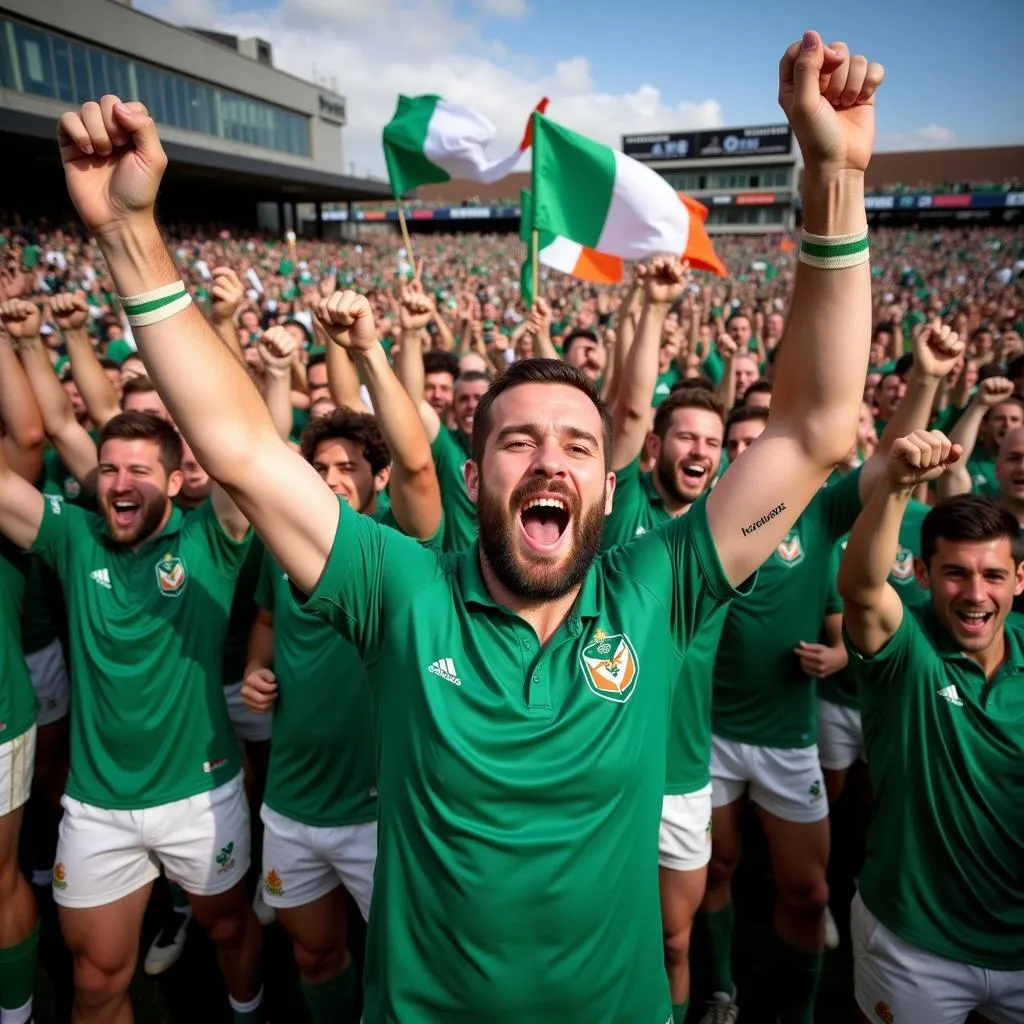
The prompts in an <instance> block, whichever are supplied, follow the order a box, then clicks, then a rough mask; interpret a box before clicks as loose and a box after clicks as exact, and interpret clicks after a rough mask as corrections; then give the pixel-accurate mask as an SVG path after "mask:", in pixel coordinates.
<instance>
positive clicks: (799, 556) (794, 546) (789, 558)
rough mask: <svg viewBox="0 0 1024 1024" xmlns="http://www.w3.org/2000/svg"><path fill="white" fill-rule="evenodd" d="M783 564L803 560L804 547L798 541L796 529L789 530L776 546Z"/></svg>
mask: <svg viewBox="0 0 1024 1024" xmlns="http://www.w3.org/2000/svg"><path fill="white" fill-rule="evenodd" d="M776 551H778V553H779V558H781V559H782V563H783V565H788V566H794V565H799V564H800V563H801V562H802V561H803V560H804V548H803V545H802V544H801V543H800V534H799V533H797V531H796V530H790V531H789V533H787V534H786V536H785V537H783V538H782V542H781V543H780V544H779V546H778V547H777V548H776Z"/></svg>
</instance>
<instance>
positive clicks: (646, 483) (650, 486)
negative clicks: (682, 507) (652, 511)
mask: <svg viewBox="0 0 1024 1024" xmlns="http://www.w3.org/2000/svg"><path fill="white" fill-rule="evenodd" d="M640 486H641V487H643V489H644V494H646V495H647V500H648V501H649V502H650V503H651V504H652V505H658V506H659V507H660V506H664V504H665V499H664V498H663V497H662V496H661V494H659V493H658V488H657V487H655V486H654V473H653V472H651V473H641V474H640Z"/></svg>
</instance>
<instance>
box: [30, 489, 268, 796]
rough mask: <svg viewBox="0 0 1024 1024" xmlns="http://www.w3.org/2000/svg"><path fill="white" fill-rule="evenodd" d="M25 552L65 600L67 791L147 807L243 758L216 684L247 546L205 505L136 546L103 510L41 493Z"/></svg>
mask: <svg viewBox="0 0 1024 1024" xmlns="http://www.w3.org/2000/svg"><path fill="white" fill-rule="evenodd" d="M44 508H45V511H44V515H43V521H42V525H41V527H40V530H39V535H38V537H37V538H36V542H35V545H34V546H33V548H32V549H31V550H32V552H33V553H37V554H39V555H40V557H42V558H43V559H44V561H46V562H47V563H48V564H50V565H52V566H53V567H54V568H55V569H56V570H57V573H58V575H59V576H60V579H61V582H62V584H63V587H64V594H65V597H66V600H67V606H68V620H69V625H70V652H69V654H70V669H71V679H72V683H73V687H74V699H73V700H72V702H71V770H70V774H69V776H68V783H67V792H68V795H69V796H72V797H74V798H75V799H76V800H81V801H82V802H83V803H87V804H92V805H94V806H96V807H103V808H109V809H115V810H142V809H144V808H146V807H155V806H158V805H160V804H165V803H170V802H172V801H174V800H181V799H183V798H185V797H188V796H194V795H195V794H196V793H202V792H205V791H207V790H210V789H214V788H215V787H216V786H219V785H222V784H223V783H225V782H228V781H230V780H231V779H232V778H234V776H235V775H237V774H238V772H239V770H240V767H241V761H240V756H239V750H238V745H237V742H236V741H235V738H234V734H233V733H232V731H231V725H230V723H229V721H228V715H227V708H226V706H225V704H224V698H223V696H222V694H221V690H220V682H221V680H220V669H221V659H222V656H223V647H224V637H225V633H226V630H227V623H228V610H229V608H230V606H231V598H232V595H233V593H234V587H235V578H236V576H237V574H238V570H239V566H240V565H241V562H242V559H243V558H244V557H245V553H246V550H247V549H248V544H249V541H248V539H246V540H244V541H242V542H240V543H236V542H235V541H233V540H231V539H230V538H229V537H228V536H227V534H225V533H224V531H223V530H222V529H221V527H220V524H219V523H218V521H217V517H216V515H215V513H214V511H213V506H212V505H211V504H210V503H209V502H207V503H206V504H205V505H204V506H203V507H202V508H200V509H198V510H197V511H196V512H194V513H192V514H191V515H189V516H188V517H187V518H186V517H185V516H183V515H182V513H181V512H180V511H179V510H178V509H174V510H172V512H171V516H170V518H169V519H168V521H167V524H166V526H165V527H164V529H163V530H162V531H161V532H160V533H159V534H158V535H156V536H155V537H153V538H151V539H149V540H147V541H146V542H145V543H143V544H142V546H141V547H140V548H139V550H138V551H137V552H136V551H133V550H132V549H131V548H130V547H129V546H127V545H124V544H118V543H115V542H114V541H113V540H112V539H111V538H110V535H109V534H108V533H107V528H106V523H105V521H104V520H103V519H102V517H100V516H98V515H94V514H92V513H90V512H86V511H84V510H83V509H80V508H76V507H75V506H73V505H68V504H67V503H66V502H64V501H62V500H61V499H60V498H58V497H56V496H53V495H50V496H47V497H46V501H45V506H44Z"/></svg>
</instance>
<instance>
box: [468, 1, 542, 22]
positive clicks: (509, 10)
mask: <svg viewBox="0 0 1024 1024" xmlns="http://www.w3.org/2000/svg"><path fill="white" fill-rule="evenodd" d="M473 3H475V4H476V6H477V7H479V8H480V9H481V10H482V11H484V12H485V13H487V14H494V15H497V16H498V17H499V18H522V17H524V16H525V15H527V14H529V13H530V8H529V7H527V5H526V3H525V0H473Z"/></svg>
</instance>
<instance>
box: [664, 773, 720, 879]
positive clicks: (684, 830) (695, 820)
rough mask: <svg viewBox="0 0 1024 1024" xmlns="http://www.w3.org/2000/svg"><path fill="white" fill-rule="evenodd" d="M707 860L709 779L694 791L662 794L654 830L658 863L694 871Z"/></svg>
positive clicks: (709, 805) (708, 857) (709, 803)
mask: <svg viewBox="0 0 1024 1024" xmlns="http://www.w3.org/2000/svg"><path fill="white" fill-rule="evenodd" d="M709 860H711V783H710V782H709V783H708V784H707V785H706V786H705V787H704V788H703V789H698V790H697V791H696V792H695V793H682V794H679V795H672V796H665V797H664V799H663V800H662V801H661V828H660V829H659V830H658V866H659V867H662V868H668V869H669V870H670V871H698V870H699V869H700V868H704V867H707V864H708V861H709Z"/></svg>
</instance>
